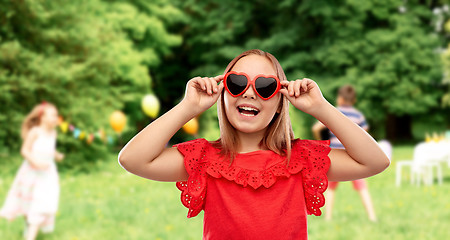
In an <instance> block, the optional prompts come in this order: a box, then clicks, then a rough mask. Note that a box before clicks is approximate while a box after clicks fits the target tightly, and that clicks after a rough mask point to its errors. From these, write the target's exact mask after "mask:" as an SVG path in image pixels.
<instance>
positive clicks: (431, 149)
mask: <svg viewBox="0 0 450 240" xmlns="http://www.w3.org/2000/svg"><path fill="white" fill-rule="evenodd" d="M438 147H439V146H438V145H435V143H419V144H417V145H416V146H415V147H414V154H413V160H403V161H399V162H397V167H396V176H395V183H396V185H397V186H400V184H401V180H402V168H403V167H410V170H411V175H410V176H411V184H416V185H420V184H421V182H422V181H423V183H424V184H426V185H431V184H433V179H434V176H433V169H435V170H436V175H437V178H438V183H439V184H442V169H441V165H440V160H442V158H444V157H445V155H443V154H442V152H443V151H440V150H439V148H438Z"/></svg>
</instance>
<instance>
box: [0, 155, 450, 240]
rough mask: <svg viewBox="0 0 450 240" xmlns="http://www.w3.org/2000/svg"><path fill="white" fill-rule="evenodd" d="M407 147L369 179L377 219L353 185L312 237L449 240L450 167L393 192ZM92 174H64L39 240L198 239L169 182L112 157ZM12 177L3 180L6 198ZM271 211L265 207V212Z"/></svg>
mask: <svg viewBox="0 0 450 240" xmlns="http://www.w3.org/2000/svg"><path fill="white" fill-rule="evenodd" d="M411 157H412V147H411V146H398V147H396V148H395V149H394V161H393V163H392V164H391V166H390V167H389V168H388V169H387V170H386V171H385V172H383V173H382V174H380V175H377V176H375V177H372V178H369V179H368V184H369V190H370V193H371V195H372V200H373V202H374V205H375V211H376V213H377V217H378V219H379V221H378V222H377V223H372V222H370V221H369V220H368V219H367V215H366V213H365V211H364V208H363V205H362V203H361V200H360V198H359V195H358V194H357V192H355V191H354V190H353V188H352V186H351V183H342V184H340V185H339V188H338V189H337V192H336V201H335V209H334V218H333V220H332V221H330V222H327V221H325V220H324V218H323V217H322V216H321V217H315V216H309V217H308V221H309V222H308V224H309V230H308V231H309V238H310V239H446V236H447V232H448V231H447V226H448V223H449V219H450V203H449V201H448V198H449V197H450V194H449V193H450V180H449V179H450V169H449V168H447V167H446V166H444V167H443V171H444V177H445V181H444V184H443V185H433V186H428V187H426V186H421V187H417V186H411V185H410V184H409V182H408V181H407V179H404V180H403V183H402V186H401V187H400V188H397V187H396V186H395V183H394V182H395V161H396V160H404V159H410V158H411ZM100 169H101V170H100V171H97V172H94V173H92V174H77V175H71V174H70V173H64V174H61V176H60V179H61V199H60V208H59V212H58V216H57V222H56V230H55V232H53V233H51V234H48V235H43V234H41V235H40V237H39V238H38V239H41V240H42V239H45V240H47V239H49V240H56V239H69V240H88V239H89V240H91V239H98V240H102V239H201V237H202V218H203V215H202V214H200V215H199V216H197V217H195V218H192V219H187V218H186V214H187V209H186V208H184V207H183V206H182V204H181V202H180V200H179V198H180V193H179V191H178V190H177V189H176V187H175V184H174V183H161V182H153V181H149V180H146V179H142V178H139V177H137V176H134V175H132V174H129V173H127V172H125V171H124V170H123V169H121V168H120V166H119V165H118V164H117V162H116V156H114V155H112V156H111V160H110V161H109V162H105V163H103V164H101V165H100ZM12 179H13V174H6V175H2V177H1V178H0V198H1V201H3V200H4V197H5V195H6V192H7V190H8V188H9V186H10V184H11V182H12ZM268 211H270V209H268ZM22 228H23V221H22V219H17V220H15V221H13V222H11V223H9V222H7V221H6V220H4V219H0V239H12V240H14V239H22V230H23V229H22Z"/></svg>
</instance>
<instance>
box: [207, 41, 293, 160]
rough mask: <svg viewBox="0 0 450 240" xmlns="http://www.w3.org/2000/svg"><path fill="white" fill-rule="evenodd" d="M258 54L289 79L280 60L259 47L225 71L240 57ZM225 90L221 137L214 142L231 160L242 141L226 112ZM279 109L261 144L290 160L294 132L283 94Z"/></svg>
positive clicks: (219, 110)
mask: <svg viewBox="0 0 450 240" xmlns="http://www.w3.org/2000/svg"><path fill="white" fill-rule="evenodd" d="M249 55H258V56H263V57H266V58H267V59H268V60H269V61H270V62H272V64H273V67H274V69H275V71H276V72H277V76H278V78H279V79H280V81H285V80H287V78H286V75H285V73H284V71H283V69H282V67H281V65H280V63H279V62H278V60H277V59H276V58H275V57H274V56H273V55H272V54H270V53H268V52H264V51H261V50H259V49H253V50H248V51H245V52H243V53H241V54H240V55H239V56H237V57H236V58H234V59H233V60H232V61H231V62H230V63H229V64H228V66H227V67H226V68H225V72H224V74H225V73H227V72H229V71H230V70H231V69H232V68H233V67H234V65H235V64H236V62H237V61H239V59H241V58H243V57H245V56H249ZM223 95H224V91H222V94H221V95H220V96H219V99H218V101H217V115H218V118H219V128H220V138H219V139H218V140H217V141H216V142H215V143H214V145H215V147H218V148H220V149H221V154H222V155H225V156H228V157H229V158H230V161H233V159H234V157H235V155H236V149H238V147H239V145H240V142H239V139H238V137H237V134H236V129H235V128H234V127H233V126H232V125H231V123H230V122H229V120H228V118H227V116H226V113H225V102H224V97H223ZM279 104H280V106H279V108H278V109H279V110H280V113H275V116H274V117H273V119H272V121H271V122H270V123H269V126H268V128H267V130H266V133H265V135H264V137H263V139H262V140H261V142H260V145H262V146H265V147H267V149H269V150H272V151H274V152H276V153H277V154H280V155H283V156H284V155H286V156H287V159H288V162H289V159H290V156H291V140H292V139H293V138H294V132H293V131H292V126H291V120H290V118H289V101H288V99H287V98H286V97H285V96H284V95H282V96H281V99H280V103H279Z"/></svg>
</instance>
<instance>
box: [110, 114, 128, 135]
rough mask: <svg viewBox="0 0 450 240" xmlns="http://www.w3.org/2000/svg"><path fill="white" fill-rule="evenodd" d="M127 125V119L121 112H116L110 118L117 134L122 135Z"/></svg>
mask: <svg viewBox="0 0 450 240" xmlns="http://www.w3.org/2000/svg"><path fill="white" fill-rule="evenodd" d="M126 123H127V117H126V116H125V114H123V112H121V111H114V112H113V113H112V114H111V116H110V117H109V124H111V127H112V128H113V129H114V131H115V132H116V133H121V132H122V131H123V129H124V127H125V124H126Z"/></svg>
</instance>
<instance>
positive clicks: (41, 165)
mask: <svg viewBox="0 0 450 240" xmlns="http://www.w3.org/2000/svg"><path fill="white" fill-rule="evenodd" d="M30 164H31V167H32V168H34V169H36V170H46V169H47V168H48V166H49V164H48V163H46V162H44V161H38V160H33V161H30Z"/></svg>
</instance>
